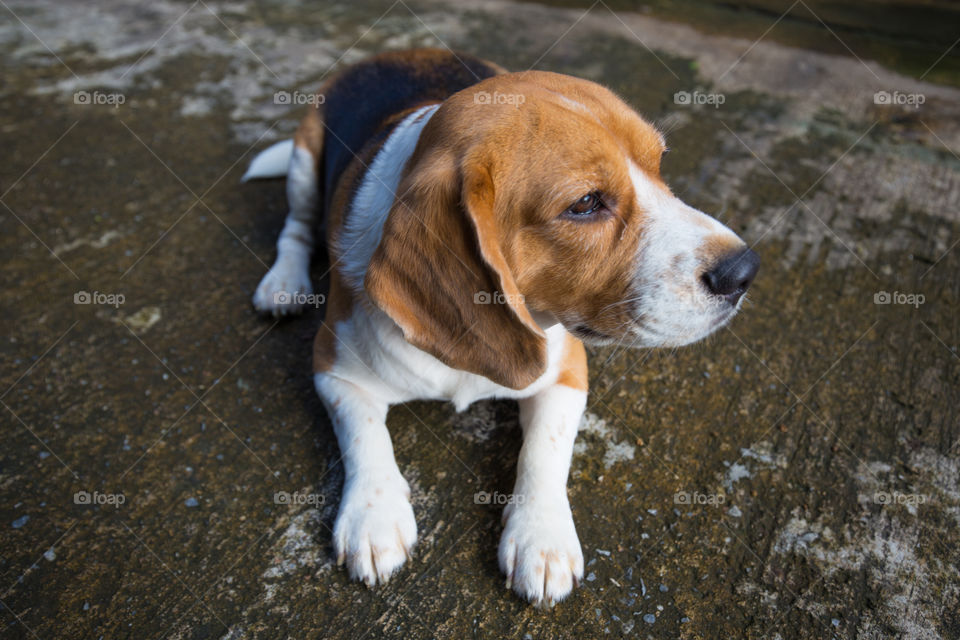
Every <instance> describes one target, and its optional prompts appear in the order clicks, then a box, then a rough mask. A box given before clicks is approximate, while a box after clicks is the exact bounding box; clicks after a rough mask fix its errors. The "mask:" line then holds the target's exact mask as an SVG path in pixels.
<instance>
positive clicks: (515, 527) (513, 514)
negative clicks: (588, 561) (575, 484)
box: [498, 502, 583, 607]
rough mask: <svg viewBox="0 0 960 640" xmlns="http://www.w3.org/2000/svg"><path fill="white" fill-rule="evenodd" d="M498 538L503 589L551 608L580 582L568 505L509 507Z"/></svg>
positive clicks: (578, 555)
mask: <svg viewBox="0 0 960 640" xmlns="http://www.w3.org/2000/svg"><path fill="white" fill-rule="evenodd" d="M504 520H505V526H504V529H503V535H502V536H501V537H500V552H499V554H498V555H499V558H500V569H501V570H502V571H503V572H504V573H505V574H506V576H507V588H508V589H509V588H510V587H511V586H512V587H513V590H514V591H516V592H517V593H518V594H520V595H521V596H522V597H524V598H526V599H527V600H529V601H530V602H532V603H533V604H534V605H536V606H538V607H540V606H547V607H551V606H553V604H554V603H556V602H559V601H560V600H563V599H564V598H565V597H567V595H569V594H570V592H571V591H572V590H573V588H574V587H575V586H577V585H578V584H579V583H580V580H581V578H583V551H581V549H580V540H579V539H578V538H577V530H576V528H575V527H574V525H573V516H572V514H571V513H570V507H569V506H568V505H567V504H566V503H565V502H564V504H562V505H555V506H532V505H523V504H516V505H510V506H509V507H508V509H507V511H506V512H505V513H504Z"/></svg>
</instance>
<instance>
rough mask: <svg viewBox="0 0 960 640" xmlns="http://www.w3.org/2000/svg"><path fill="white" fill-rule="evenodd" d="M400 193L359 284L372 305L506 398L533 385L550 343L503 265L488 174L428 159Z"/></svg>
mask: <svg viewBox="0 0 960 640" xmlns="http://www.w3.org/2000/svg"><path fill="white" fill-rule="evenodd" d="M418 155H419V154H418ZM414 160H417V159H416V158H414ZM397 194H398V195H399V197H398V198H397V199H396V200H395V202H394V204H393V206H392V208H391V209H390V213H389V215H388V217H387V220H386V224H385V225H384V230H383V239H382V240H381V242H380V245H379V246H378V247H377V250H376V252H375V253H374V255H373V258H372V259H371V261H370V265H369V266H368V268H367V274H366V278H365V280H364V286H365V288H366V291H367V294H368V295H369V296H370V298H371V300H373V302H374V304H376V305H377V306H378V307H379V308H380V309H382V310H383V311H384V312H386V313H387V315H389V316H390V318H391V319H392V320H393V321H394V322H396V323H397V324H398V325H399V326H400V328H401V329H402V330H403V336H404V338H406V339H407V341H408V342H410V343H411V344H413V345H415V346H416V347H418V348H420V349H423V350H424V351H426V352H427V353H429V354H431V355H432V356H434V357H435V358H437V359H439V360H440V361H441V362H443V363H444V364H446V365H448V366H450V367H453V368H455V369H461V370H465V371H470V372H472V373H476V374H479V375H482V376H486V377H487V378H489V379H490V380H492V381H493V382H496V383H497V384H500V385H503V386H506V387H510V388H512V389H522V388H524V387H526V386H528V385H530V384H531V383H533V381H534V380H536V379H537V378H538V377H540V375H542V374H543V373H544V371H545V370H546V366H547V348H546V337H545V336H544V333H543V331H542V330H541V329H540V327H539V326H538V325H537V324H536V322H534V320H533V318H532V317H531V316H530V313H529V311H528V310H527V307H526V305H525V304H524V302H523V299H522V297H521V295H520V291H519V290H518V289H517V284H516V282H515V281H514V279H513V276H512V275H511V273H510V270H509V267H508V265H507V262H506V259H505V258H504V255H503V250H502V247H501V233H500V229H499V225H498V224H497V220H496V217H495V216H494V208H493V194H494V192H493V184H492V180H491V178H490V174H489V172H488V171H487V170H486V169H485V168H483V167H481V166H480V165H478V164H472V165H471V164H467V165H466V166H463V167H460V168H459V170H458V167H457V166H456V164H455V162H454V158H453V156H452V154H449V152H448V155H442V153H441V152H439V151H438V152H435V153H432V154H431V153H427V154H425V155H423V156H421V158H420V159H419V161H417V162H416V163H415V164H412V166H411V169H410V170H409V172H408V174H407V176H406V178H405V179H404V180H403V181H402V182H401V183H400V186H399V189H398V190H397Z"/></svg>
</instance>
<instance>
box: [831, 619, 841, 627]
mask: <svg viewBox="0 0 960 640" xmlns="http://www.w3.org/2000/svg"><path fill="white" fill-rule="evenodd" d="M830 624H832V625H833V626H835V627H839V626H840V620H839V619H838V618H833V619H832V620H830Z"/></svg>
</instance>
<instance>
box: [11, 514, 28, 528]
mask: <svg viewBox="0 0 960 640" xmlns="http://www.w3.org/2000/svg"><path fill="white" fill-rule="evenodd" d="M29 521H30V516H20V517H19V518H17V519H16V520H14V521H13V528H14V529H19V528H20V527H22V526H23V525H25V524H27V522H29Z"/></svg>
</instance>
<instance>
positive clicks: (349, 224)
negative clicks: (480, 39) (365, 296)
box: [337, 105, 440, 290]
mask: <svg viewBox="0 0 960 640" xmlns="http://www.w3.org/2000/svg"><path fill="white" fill-rule="evenodd" d="M439 107H440V105H432V106H429V107H423V108H421V109H418V110H417V111H414V112H413V113H411V114H410V115H409V116H407V117H406V118H404V119H403V121H402V122H400V123H399V124H398V125H397V126H396V127H395V128H394V130H393V131H392V132H391V133H390V137H389V138H387V141H386V142H384V143H383V145H382V146H381V147H380V150H379V151H378V152H377V156H376V157H375V158H374V160H373V162H372V163H371V164H370V168H369V169H368V170H367V172H366V174H365V175H364V176H363V181H362V182H361V183H360V188H359V189H358V190H357V193H356V195H355V196H354V199H353V203H352V205H351V207H350V214H349V215H348V216H347V217H346V221H345V223H344V226H343V229H342V230H341V232H340V237H339V240H338V245H339V246H338V247H337V249H338V250H337V255H338V256H339V257H340V273H341V274H342V275H343V278H344V281H346V283H347V284H348V285H350V286H351V287H353V288H354V289H355V290H360V289H361V288H362V287H363V277H364V276H365V275H366V273H367V265H368V264H370V258H371V257H373V252H374V251H375V250H376V249H377V245H379V244H380V238H381V236H382V235H383V223H384V222H385V221H386V217H387V213H389V211H390V206H391V205H392V204H393V201H394V200H395V199H396V197H397V195H400V194H397V193H396V191H397V186H398V185H399V184H400V176H401V175H402V174H403V169H404V167H406V165H407V161H408V160H409V159H410V156H411V155H413V150H414V149H415V148H416V146H417V141H418V140H419V139H420V133H421V132H422V131H423V128H424V127H425V126H427V123H428V122H429V121H430V118H431V117H432V116H433V114H434V113H435V112H436V111H437V109H438V108H439Z"/></svg>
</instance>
